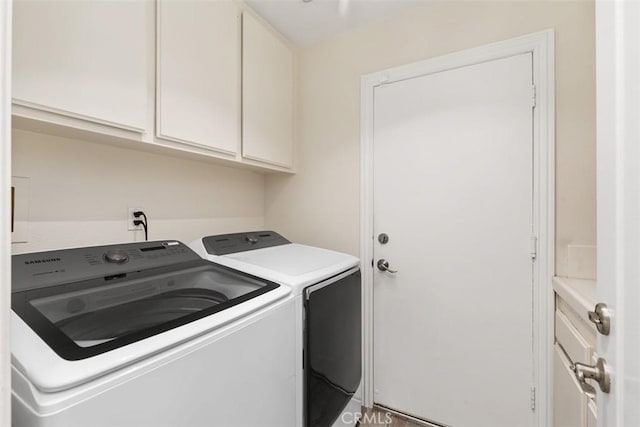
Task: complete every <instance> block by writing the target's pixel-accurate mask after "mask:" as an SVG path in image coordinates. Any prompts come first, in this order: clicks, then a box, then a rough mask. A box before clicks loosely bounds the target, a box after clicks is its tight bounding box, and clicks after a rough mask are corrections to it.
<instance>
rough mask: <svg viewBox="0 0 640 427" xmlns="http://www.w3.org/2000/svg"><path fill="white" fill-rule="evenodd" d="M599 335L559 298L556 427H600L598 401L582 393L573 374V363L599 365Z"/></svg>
mask: <svg viewBox="0 0 640 427" xmlns="http://www.w3.org/2000/svg"><path fill="white" fill-rule="evenodd" d="M585 315H586V313H585ZM595 333H596V332H595V328H594V327H593V325H592V324H590V323H588V322H587V321H585V320H584V319H583V316H580V314H578V313H577V312H576V311H575V310H574V309H573V308H571V307H570V306H569V305H568V304H567V303H566V302H564V301H563V300H562V299H561V298H560V297H558V296H556V312H555V345H554V352H553V426H554V427H596V420H597V410H596V404H595V401H594V400H593V399H591V398H590V397H589V396H587V395H586V394H585V393H584V392H583V391H582V387H581V385H580V383H579V382H578V380H577V379H576V377H575V375H574V373H573V371H572V370H571V365H572V364H573V363H577V362H579V363H584V364H589V365H592V364H594V363H595V362H594V359H595V351H594V349H595Z"/></svg>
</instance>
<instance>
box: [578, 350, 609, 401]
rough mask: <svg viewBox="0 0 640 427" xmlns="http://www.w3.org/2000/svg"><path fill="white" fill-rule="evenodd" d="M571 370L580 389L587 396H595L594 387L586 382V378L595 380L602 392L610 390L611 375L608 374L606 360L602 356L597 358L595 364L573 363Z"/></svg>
mask: <svg viewBox="0 0 640 427" xmlns="http://www.w3.org/2000/svg"><path fill="white" fill-rule="evenodd" d="M571 370H572V371H573V373H574V374H575V376H576V379H577V380H578V383H579V384H580V387H582V391H584V393H585V394H586V395H587V396H589V397H591V398H595V396H596V389H595V388H594V387H593V386H592V385H591V384H589V383H587V380H595V381H596V382H597V383H598V386H600V390H601V391H602V392H603V393H609V391H610V390H611V375H610V374H609V369H608V367H607V362H606V361H605V360H604V359H603V358H598V361H597V362H596V364H595V366H592V365H585V364H584V363H574V364H573V365H571Z"/></svg>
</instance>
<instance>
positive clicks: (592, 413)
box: [587, 400, 598, 427]
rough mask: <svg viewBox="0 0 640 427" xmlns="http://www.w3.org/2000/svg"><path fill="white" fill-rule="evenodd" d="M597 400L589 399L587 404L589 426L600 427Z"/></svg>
mask: <svg viewBox="0 0 640 427" xmlns="http://www.w3.org/2000/svg"><path fill="white" fill-rule="evenodd" d="M597 411H598V409H597V408H596V402H594V401H593V400H589V404H588V405H587V427H598V417H597V415H596V414H597Z"/></svg>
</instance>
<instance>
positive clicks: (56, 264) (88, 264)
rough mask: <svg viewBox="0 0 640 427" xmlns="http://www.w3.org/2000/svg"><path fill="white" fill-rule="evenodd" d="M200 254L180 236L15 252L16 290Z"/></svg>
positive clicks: (169, 262) (191, 258) (195, 257)
mask: <svg viewBox="0 0 640 427" xmlns="http://www.w3.org/2000/svg"><path fill="white" fill-rule="evenodd" d="M196 260H200V257H199V256H198V255H197V254H196V253H195V252H193V251H192V250H191V249H189V247H188V246H186V245H185V244H183V243H181V242H178V241H176V240H168V241H158V242H142V243H124V244H119V245H107V246H92V247H88V248H76V249H63V250H57V251H48V252H34V253H28V254H21V255H13V256H12V260H11V261H12V265H11V267H12V276H13V277H12V281H11V282H12V283H11V287H12V289H11V290H12V292H18V291H24V290H28V289H35V288H41V287H44V286H52V285H57V284H61V283H70V282H76V281H79V280H86V279H91V278H95V277H105V278H108V277H111V276H114V277H116V276H118V275H122V274H126V273H129V272H132V271H141V270H147V269H150V268H157V267H162V266H166V265H172V264H178V263H183V262H187V261H196Z"/></svg>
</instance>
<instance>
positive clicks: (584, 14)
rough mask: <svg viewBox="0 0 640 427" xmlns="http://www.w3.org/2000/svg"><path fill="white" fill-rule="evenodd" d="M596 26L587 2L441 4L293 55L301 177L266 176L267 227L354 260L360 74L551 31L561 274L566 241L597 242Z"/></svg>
mask: <svg viewBox="0 0 640 427" xmlns="http://www.w3.org/2000/svg"><path fill="white" fill-rule="evenodd" d="M594 25H595V23H594V3H593V2H592V1H549V2H547V1H538V2H520V1H518V2H504V1H496V2H486V1H477V2H449V1H445V2H433V3H428V4H425V5H420V6H418V7H416V8H414V9H410V10H408V11H406V12H404V13H402V14H401V15H398V16H397V17H395V18H393V19H391V20H388V21H386V22H383V23H379V24H375V25H372V26H368V27H364V28H359V29H356V30H352V31H350V32H347V33H343V34H341V35H338V36H337V37H335V38H333V39H330V40H328V41H325V42H322V43H319V44H317V45H315V46H311V47H309V48H305V49H301V50H300V52H299V64H298V69H299V74H298V84H299V91H298V93H299V98H298V105H299V108H300V110H299V118H300V122H299V123H298V125H299V126H298V129H299V130H298V143H299V147H298V171H299V173H298V174H297V175H296V176H291V177H285V176H276V175H273V176H269V177H268V178H267V181H266V210H265V221H266V225H267V228H272V229H275V230H278V231H280V232H282V233H283V234H284V235H285V236H287V237H289V238H291V239H293V240H296V241H299V242H305V243H309V244H314V245H319V246H324V247H328V248H333V249H336V250H341V251H345V252H348V253H352V254H356V255H357V254H358V250H359V249H358V245H359V176H360V175H359V174H360V171H359V166H360V165H359V157H360V153H359V140H360V134H359V127H360V105H359V100H360V77H361V75H363V74H367V73H370V72H373V71H378V70H382V69H385V68H389V67H392V66H397V65H401V64H406V63H410V62H414V61H418V60H422V59H425V58H429V57H434V56H438V55H442V54H445V53H449V52H454V51H457V50H462V49H465V48H469V47H474V46H479V45H483V44H486V43H490V42H494V41H499V40H504V39H508V38H512V37H515V36H519V35H523V34H528V33H531V32H536V31H540V30H544V29H548V28H553V29H555V36H556V145H557V153H556V161H557V166H556V167H557V171H556V185H557V188H556V191H557V196H556V208H557V211H556V230H557V231H556V247H557V248H556V249H557V258H556V269H557V273H558V274H560V275H566V274H567V270H568V267H567V266H568V261H567V252H568V248H567V247H568V244H570V243H572V244H575V245H587V246H592V245H595V239H596V235H595V41H594V39H595V35H594ZM412 185H417V184H416V183H407V189H408V190H409V189H410V188H411V186H412Z"/></svg>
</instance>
